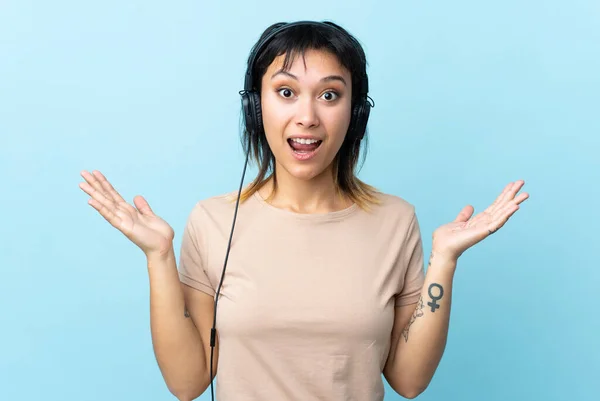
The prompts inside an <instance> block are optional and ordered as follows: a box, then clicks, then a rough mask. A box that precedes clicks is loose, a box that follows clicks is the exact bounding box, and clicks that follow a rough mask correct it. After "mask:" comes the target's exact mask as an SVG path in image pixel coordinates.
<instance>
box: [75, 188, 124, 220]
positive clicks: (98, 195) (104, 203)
mask: <svg viewBox="0 0 600 401" xmlns="http://www.w3.org/2000/svg"><path fill="white" fill-rule="evenodd" d="M79 188H81V189H82V190H83V191H84V192H85V193H87V194H88V195H89V196H91V197H92V199H94V200H95V201H96V202H98V204H99V206H100V207H103V208H106V209H107V210H109V211H110V212H111V213H114V212H115V203H114V202H113V201H112V199H108V198H107V197H106V196H104V193H103V192H101V191H98V190H97V189H96V188H95V187H93V186H91V185H90V184H88V183H87V182H81V183H79Z"/></svg>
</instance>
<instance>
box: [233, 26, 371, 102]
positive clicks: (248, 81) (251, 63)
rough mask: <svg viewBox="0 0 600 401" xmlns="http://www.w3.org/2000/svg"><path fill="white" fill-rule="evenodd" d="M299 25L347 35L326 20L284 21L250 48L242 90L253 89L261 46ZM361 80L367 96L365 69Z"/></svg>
mask: <svg viewBox="0 0 600 401" xmlns="http://www.w3.org/2000/svg"><path fill="white" fill-rule="evenodd" d="M299 25H305V26H306V25H308V26H318V27H326V28H329V29H332V28H333V29H335V30H337V31H338V32H340V33H343V34H345V35H347V33H346V32H342V31H341V30H340V29H338V28H337V27H336V26H335V25H332V24H328V23H327V22H318V21H296V22H289V23H286V24H284V25H282V26H280V27H279V28H276V29H275V30H273V32H271V33H270V34H269V35H267V37H265V38H264V39H263V40H262V41H260V42H259V43H257V44H256V46H255V47H254V49H253V50H252V53H251V54H250V57H249V59H248V68H247V69H246V77H245V78H244V91H247V92H249V91H252V90H253V89H254V82H253V80H252V71H253V70H254V63H255V61H256V58H257V57H258V55H259V54H260V52H261V51H262V50H263V48H264V47H266V45H267V44H268V43H269V42H270V41H271V40H272V39H273V38H274V37H275V36H276V35H277V34H278V33H280V32H281V31H284V30H286V29H288V28H292V27H295V26H299ZM352 41H353V42H354V43H355V46H360V44H359V43H358V42H357V41H356V39H352ZM361 61H362V62H363V68H365V69H366V62H365V60H363V59H361ZM361 81H362V88H363V90H362V94H363V95H364V96H367V93H368V92H369V80H368V78H367V75H366V71H364V72H363V73H362V74H361Z"/></svg>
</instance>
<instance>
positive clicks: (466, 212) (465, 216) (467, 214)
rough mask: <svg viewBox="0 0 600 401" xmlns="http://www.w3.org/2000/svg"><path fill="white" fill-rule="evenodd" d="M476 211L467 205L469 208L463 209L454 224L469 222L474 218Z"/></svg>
mask: <svg viewBox="0 0 600 401" xmlns="http://www.w3.org/2000/svg"><path fill="white" fill-rule="evenodd" d="M474 211H475V209H474V208H473V206H471V205H467V206H465V207H463V209H462V210H461V211H460V213H459V214H458V215H457V216H456V219H454V222H455V223H464V222H465V221H467V220H469V219H470V218H471V216H473V212H474Z"/></svg>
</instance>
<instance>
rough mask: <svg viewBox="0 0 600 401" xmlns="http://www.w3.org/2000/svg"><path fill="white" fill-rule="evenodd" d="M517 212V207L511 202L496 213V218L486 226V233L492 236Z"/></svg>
mask: <svg viewBox="0 0 600 401" xmlns="http://www.w3.org/2000/svg"><path fill="white" fill-rule="evenodd" d="M517 210H519V205H517V204H515V203H512V202H511V203H508V204H507V205H505V206H504V208H502V209H500V210H499V211H498V212H497V216H496V217H495V218H494V219H493V220H492V222H491V223H490V225H489V226H488V233H489V234H493V233H495V232H496V231H498V230H499V229H500V228H501V227H502V226H504V224H506V222H507V221H508V219H509V218H510V217H511V216H512V215H513V214H515V212H516V211H517Z"/></svg>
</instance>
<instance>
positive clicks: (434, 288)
mask: <svg viewBox="0 0 600 401" xmlns="http://www.w3.org/2000/svg"><path fill="white" fill-rule="evenodd" d="M429 263H430V264H429V267H428V269H427V274H426V276H425V282H424V285H423V289H422V291H421V297H420V299H419V302H418V303H417V306H416V308H415V311H414V313H413V315H412V316H411V318H410V320H409V322H408V324H407V325H406V327H405V328H404V330H403V331H401V332H400V333H397V334H396V335H395V336H394V337H393V338H392V349H393V350H394V356H393V358H392V360H391V362H392V363H391V366H390V368H391V369H390V371H391V377H393V378H394V380H393V381H394V382H395V383H396V385H397V386H399V387H400V388H405V389H411V393H413V394H414V393H415V392H416V394H419V393H421V392H422V391H424V390H425V388H426V387H427V386H428V385H429V382H430V381H431V379H432V377H433V375H434V373H435V371H436V369H437V367H438V365H439V362H440V360H441V358H442V355H443V353H444V349H445V347H446V340H447V337H448V326H449V321H450V309H451V299H452V281H453V279H454V272H455V268H456V261H454V260H448V259H444V258H442V257H441V256H438V257H437V258H436V255H435V253H434V252H432V255H431V259H430V262H429Z"/></svg>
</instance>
